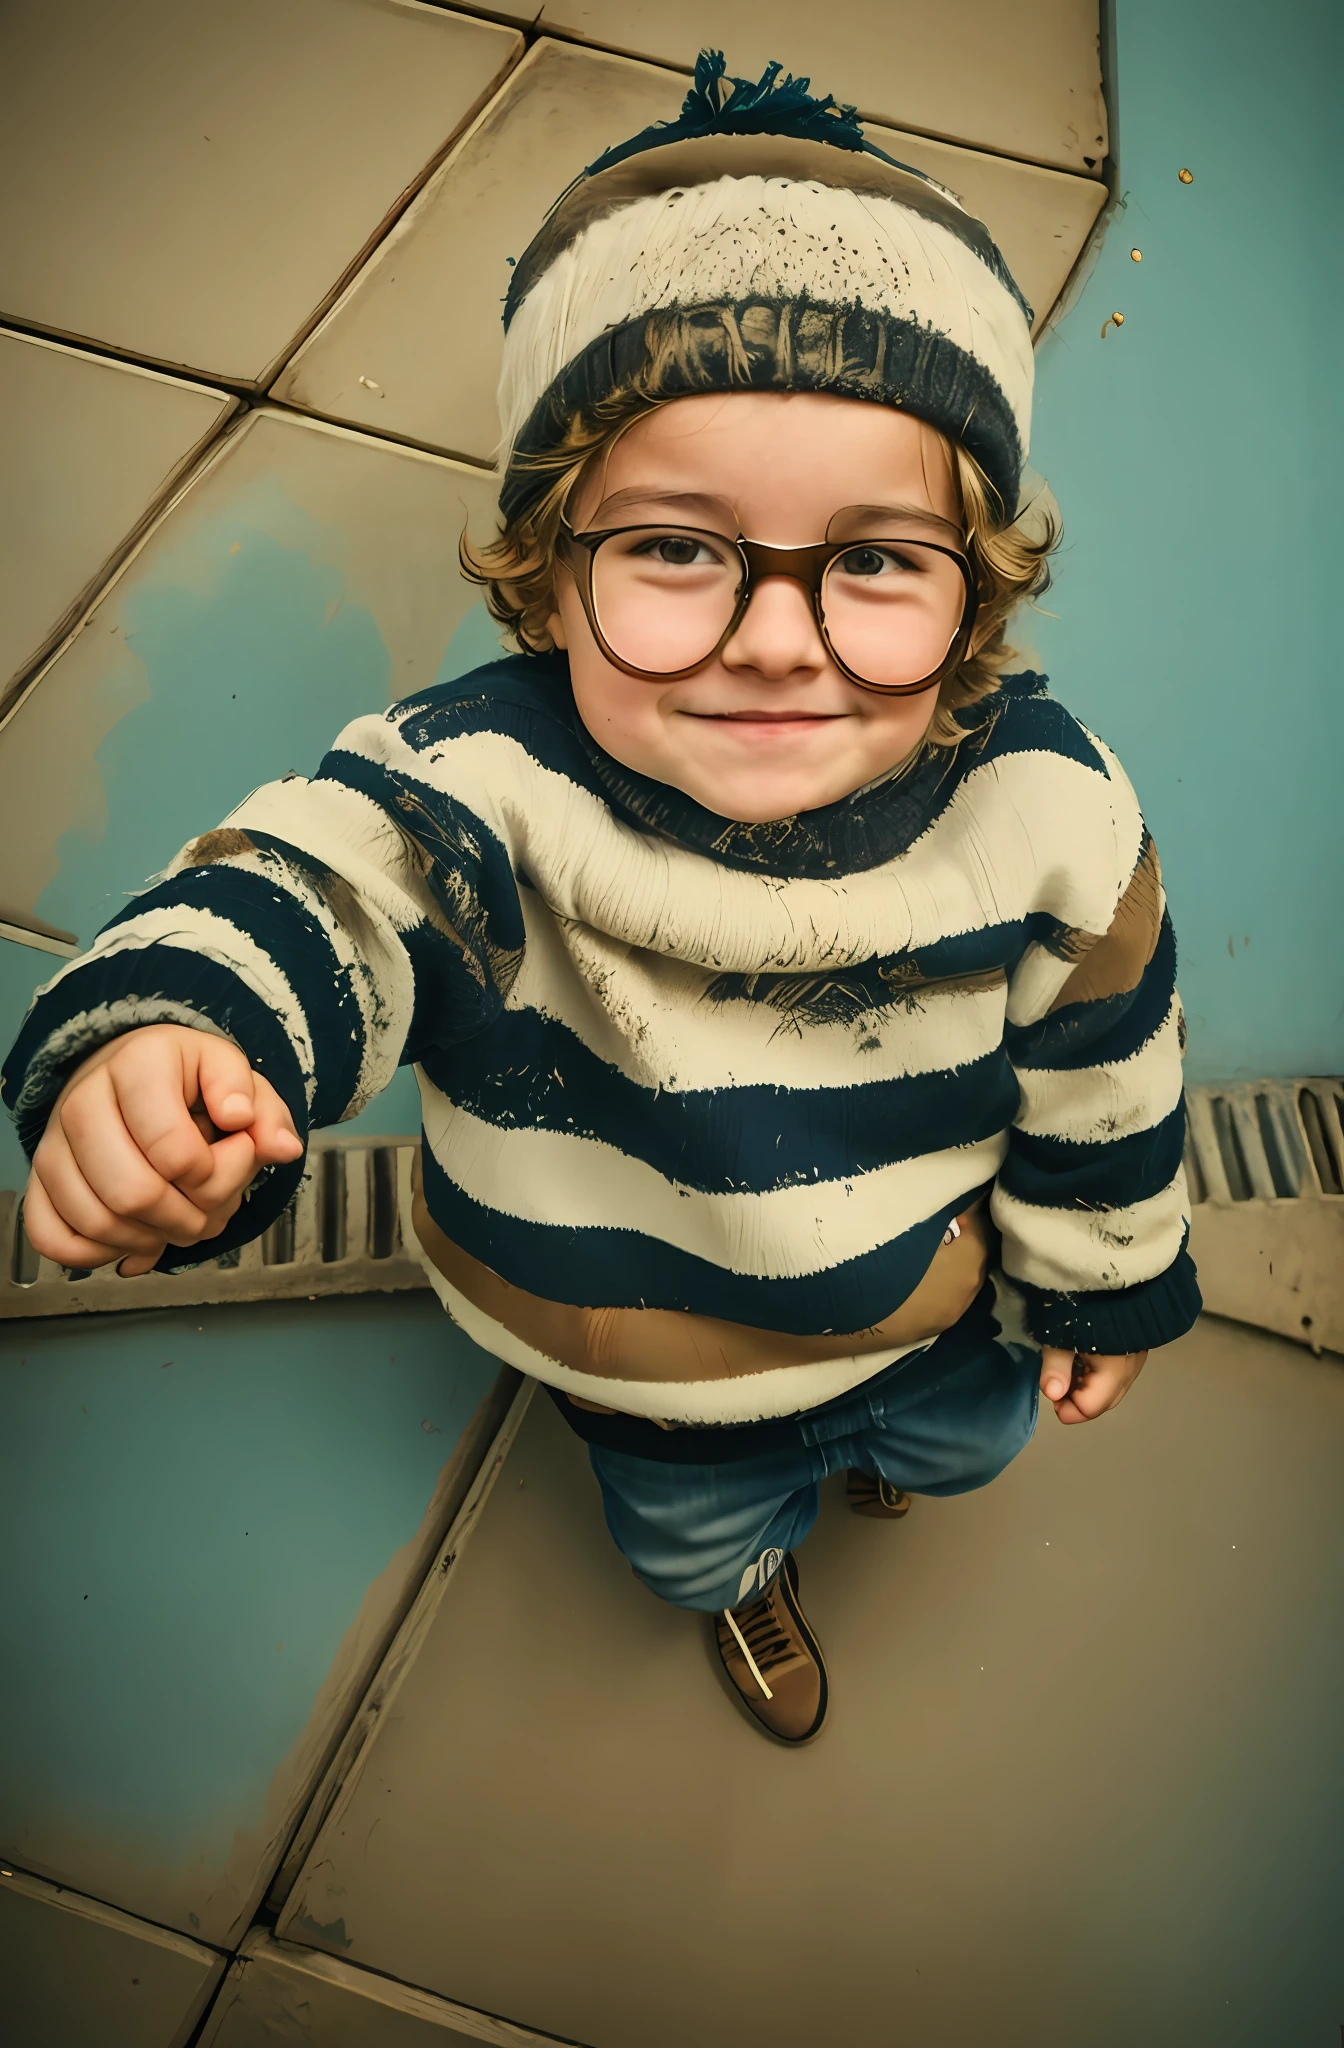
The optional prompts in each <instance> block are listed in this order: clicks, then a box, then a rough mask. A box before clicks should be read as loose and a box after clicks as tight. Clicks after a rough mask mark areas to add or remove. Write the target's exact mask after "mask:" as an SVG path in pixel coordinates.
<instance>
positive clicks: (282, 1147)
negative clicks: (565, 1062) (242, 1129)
mask: <svg viewBox="0 0 1344 2048" xmlns="http://www.w3.org/2000/svg"><path fill="white" fill-rule="evenodd" d="M252 1086H253V1092H254V1098H255V1101H256V1115H255V1117H254V1119H253V1122H252V1126H251V1130H250V1132H249V1135H250V1137H251V1139H252V1143H253V1144H254V1145H255V1146H256V1148H257V1159H258V1161H259V1162H260V1163H261V1164H262V1165H263V1166H284V1165H288V1164H289V1163H290V1162H291V1161H292V1160H295V1159H297V1158H298V1157H299V1156H300V1154H301V1153H302V1151H303V1139H302V1138H301V1137H300V1136H299V1134H298V1132H297V1131H296V1130H295V1128H294V1119H293V1117H292V1116H291V1115H290V1113H289V1111H288V1110H287V1109H286V1107H285V1104H284V1100H283V1098H282V1097H281V1096H280V1095H279V1094H278V1093H277V1091H276V1090H275V1089H274V1088H272V1086H271V1084H270V1082H269V1081H268V1080H266V1079H265V1077H264V1076H263V1075H261V1074H254V1075H253V1076H252Z"/></svg>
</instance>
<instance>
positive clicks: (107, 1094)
mask: <svg viewBox="0 0 1344 2048" xmlns="http://www.w3.org/2000/svg"><path fill="white" fill-rule="evenodd" d="M302 1150H303V1143H302V1140H301V1139H300V1138H299V1135H298V1133H297V1132H296V1130H295V1129H294V1125H293V1122H292V1120H291V1118H290V1114H289V1111H288V1110H287V1109H286V1108H285V1105H284V1103H283V1102H282V1101H281V1099H280V1097H279V1096H278V1095H277V1094H276V1092H275V1090H274V1088H272V1086H271V1084H270V1082H269V1081H265V1080H263V1079H262V1077H261V1075H260V1074H254V1073H253V1071H252V1069H251V1068H250V1067H249V1065H248V1063H247V1060H246V1059H245V1058H244V1056H243V1054H242V1053H241V1052H239V1050H238V1048H237V1046H236V1045H232V1044H230V1043H229V1041H228V1039H225V1038H215V1037H213V1036H212V1035H211V1034H210V1033H209V1032H206V1031H192V1030H189V1029H187V1028H186V1027H185V1026H183V1025H180V1024H151V1025H146V1026H143V1027H142V1028H141V1029H139V1030H137V1031H128V1032H126V1033H125V1034H124V1035H123V1036H122V1037H120V1038H114V1039H111V1040H110V1041H109V1042H108V1044H106V1045H104V1046H101V1047H100V1048H99V1050H98V1051H97V1052H95V1053H93V1054H91V1056H90V1057H89V1058H88V1059H86V1060H85V1061H84V1063H83V1065H82V1066H80V1067H78V1068H77V1069H76V1070H75V1072H74V1074H72V1076H71V1077H70V1079H69V1081H67V1083H66V1085H65V1087H64V1088H63V1089H62V1091H61V1093H60V1095H59V1096H58V1097H57V1099H56V1103H55V1106H54V1108H53V1109H52V1112H51V1116H50V1118H49V1120H48V1122H47V1128H46V1130H45V1131H44V1133H43V1135H42V1140H41V1143H40V1144H39V1145H38V1148H37V1151H36V1152H35V1154H34V1155H33V1170H32V1173H31V1175H30V1176H29V1180H28V1186H27V1189H26V1191H25V1194H24V1198H23V1220H24V1225H25V1227H26V1229H27V1232H28V1236H29V1239H30V1241H31V1243H32V1245H33V1247H34V1249H35V1250H36V1251H38V1252H40V1253H41V1254H42V1256H43V1257H44V1258H48V1259H54V1260H55V1261H56V1262H57V1263H58V1264H59V1265H62V1266H106V1265H108V1264H110V1263H111V1261H112V1260H113V1259H116V1260H118V1261H120V1263H119V1265H118V1267H117V1270H118V1272H119V1273H121V1274H122V1275H124V1276H125V1277H126V1278H130V1276H131V1275H132V1274H136V1273H148V1272H150V1271H151V1270H152V1268H153V1267H154V1266H155V1265H157V1263H158V1261H159V1259H160V1258H161V1257H162V1255H163V1249H164V1246H165V1245H168V1244H181V1245H189V1244H197V1243H199V1242H200V1241H201V1240H202V1239H205V1238H210V1237H218V1235H219V1233H220V1231H221V1230H223V1228H224V1226H225V1224H226V1223H227V1222H228V1220H229V1218H230V1217H231V1216H232V1215H233V1213H234V1211H235V1209H237V1207H238V1205H239V1203H240V1202H241V1200H242V1198H243V1190H244V1189H245V1188H246V1187H247V1186H248V1185H249V1183H250V1182H251V1181H252V1180H253V1179H254V1178H255V1176H256V1173H257V1169H258V1168H259V1167H261V1166H266V1165H272V1164H274V1165H279V1164H281V1163H283V1162H284V1161H286V1160H294V1159H297V1158H298V1156H299V1154H300V1153H301V1152H302Z"/></svg>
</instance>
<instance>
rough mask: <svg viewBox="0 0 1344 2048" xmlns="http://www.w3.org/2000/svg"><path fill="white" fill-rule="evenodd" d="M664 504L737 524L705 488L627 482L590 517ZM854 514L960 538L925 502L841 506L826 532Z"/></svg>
mask: <svg viewBox="0 0 1344 2048" xmlns="http://www.w3.org/2000/svg"><path fill="white" fill-rule="evenodd" d="M646 505H647V506H652V505H666V506H668V507H670V508H674V509H676V510H677V511H679V512H697V513H700V514H702V515H704V516H706V517H709V518H717V517H720V516H721V515H722V514H724V513H728V514H729V515H730V523H731V524H734V525H739V526H740V523H741V522H740V521H739V520H738V517H737V514H736V512H735V511H734V510H733V507H732V505H731V504H730V503H729V501H728V499H727V498H716V497H713V496H711V495H710V494H709V493H708V492H705V491H672V490H663V489H661V488H660V487H659V486H658V485H656V484H654V485H647V486H646V485H643V484H629V485H627V486H626V488H625V489H624V490H620V491H613V492H612V493H611V495H610V496H609V497H606V498H603V499H602V501H601V503H600V504H599V505H598V506H596V507H595V509H594V511H593V514H592V520H593V523H596V522H597V521H598V520H603V521H606V520H610V519H612V518H619V516H620V515H621V513H623V512H625V511H627V510H628V509H629V508H630V507H631V506H646ZM856 513H857V514H858V515H859V516H860V517H861V518H864V519H870V518H871V519H890V520H892V521H893V522H894V523H895V524H896V525H898V526H903V525H909V524H911V523H917V524H920V525H924V526H941V527H943V528H945V529H946V531H947V532H949V533H954V534H956V536H957V538H958V539H960V538H961V534H962V529H961V527H960V525H959V524H958V523H957V521H956V520H955V519H944V518H943V516H942V514H941V513H938V512H935V511H933V510H932V509H931V507H929V506H928V505H841V506H840V507H839V508H838V509H837V510H836V511H834V512H833V513H832V514H831V516H830V518H829V520H828V521H827V531H828V532H829V530H830V528H831V527H832V526H833V525H834V524H835V522H836V520H837V519H840V518H842V517H844V516H845V515H850V516H853V515H854V514H856Z"/></svg>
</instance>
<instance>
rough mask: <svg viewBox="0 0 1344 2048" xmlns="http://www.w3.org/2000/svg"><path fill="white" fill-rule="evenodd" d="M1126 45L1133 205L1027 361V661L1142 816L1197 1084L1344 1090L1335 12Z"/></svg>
mask: <svg viewBox="0 0 1344 2048" xmlns="http://www.w3.org/2000/svg"><path fill="white" fill-rule="evenodd" d="M1115 27H1116V44H1117V53H1116V56H1117V62H1116V70H1117V77H1116V79H1115V81H1114V85H1115V91H1114V93H1113V99H1114V100H1115V101H1116V102H1117V103H1118V111H1119V124H1118V126H1119V145H1120V147H1119V156H1120V176H1119V187H1120V193H1121V196H1122V201H1123V204H1122V208H1121V210H1119V211H1118V212H1117V214H1116V216H1115V218H1114V219H1113V220H1112V223H1111V225H1110V228H1109V231H1108V233H1107V236H1106V240H1105V243H1104V245H1103V247H1102V250H1101V255H1100V259H1099V261H1098V263H1097V265H1096V268H1095V270H1094V271H1093V272H1092V275H1091V277H1090V279H1089V280H1088V283H1087V285H1086V288H1085V289H1084V291H1083V293H1082V296H1081V298H1080V300H1079V302H1078V304H1077V305H1076V306H1075V307H1074V309H1073V311H1072V312H1071V313H1070V314H1069V316H1068V318H1067V320H1066V322H1065V323H1064V324H1063V326H1062V327H1061V329H1060V331H1059V332H1058V333H1056V334H1053V335H1051V336H1049V337H1048V338H1047V339H1046V341H1045V342H1044V343H1043V345H1042V347H1041V348H1040V350H1039V355H1038V384H1037V393H1038V396H1037V410H1036V431H1035V436H1034V445H1033V451H1032V453H1033V462H1034V464H1035V466H1036V467H1037V468H1039V469H1040V470H1041V471H1042V473H1043V474H1044V475H1045V476H1046V477H1048V478H1049V480H1050V483H1051V486H1052V487H1053V489H1054V492H1055V495H1056V497H1057V498H1058V500H1059V503H1060V507H1061V509H1062V512H1063V515H1064V522H1065V535H1066V537H1065V545H1064V550H1063V553H1062V555H1061V557H1060V560H1059V566H1058V575H1057V583H1056V588H1055V590H1054V592H1053V593H1052V594H1051V595H1050V596H1049V597H1047V598H1046V600H1045V603H1046V604H1047V605H1048V606H1049V608H1050V609H1051V610H1052V611H1054V612H1057V613H1058V614H1059V617H1058V619H1057V620H1053V621H1052V620H1048V619H1041V620H1038V621H1034V622H1033V623H1032V625H1031V628H1030V631H1029V633H1026V634H1024V635H1023V638H1024V639H1026V640H1029V641H1030V643H1031V644H1032V645H1033V646H1034V648H1035V650H1036V651H1037V652H1038V653H1039V654H1040V656H1041V657H1042V662H1043V665H1044V666H1045V667H1046V669H1047V670H1048V671H1049V673H1050V676H1051V679H1052V684H1053V686H1054V688H1055V689H1056V691H1057V692H1058V694H1059V695H1061V696H1062V697H1064V698H1065V699H1066V701H1067V702H1068V703H1069V704H1070V705H1071V706H1072V707H1073V709H1075V710H1076V711H1077V712H1078V713H1079V714H1080V715H1081V716H1082V717H1083V718H1084V719H1086V720H1087V722H1088V723H1089V724H1091V725H1092V726H1094V727H1095V728H1096V730H1097V731H1099V732H1100V733H1101V734H1102V735H1103V736H1104V737H1105V738H1106V739H1108V740H1109V741H1110V743H1111V744H1112V745H1113V746H1114V747H1115V748H1116V750H1117V752H1118V753H1119V755H1120V758H1121V759H1122V761H1123V762H1124V763H1125V765H1126V767H1127V768H1128V770H1129V773H1130V775H1131V777H1132V778H1133V781H1134V783H1135V785H1136V787H1137V789H1138V791H1139V795H1140V798H1141V799H1142V802H1143V804H1144V808H1145V811H1146V812H1147V815H1148V818H1149V822H1150V824H1151V826H1152V829H1153V833H1154V836H1155V838H1156V840H1157V843H1158V849H1159V852H1160V853H1161V856H1162V861H1163V867H1164V870H1165V873H1166V876H1167V884H1168V888H1169V891H1170V896H1171V903H1172V911H1173V916H1174V918H1175V921H1176V932H1177V939H1178V942H1179V957H1180V979H1181V988H1182V992H1183V995H1184V997H1185V1001H1186V1006H1187V1010H1188V1013H1189V1019H1190V1027H1191V1040H1190V1056H1189V1072H1190V1076H1191V1078H1193V1079H1195V1080H1207V1079H1226V1078H1232V1077H1234V1076H1237V1075H1246V1076H1250V1075H1260V1074H1294V1073H1322V1072H1325V1073H1336V1074H1337V1073H1340V1072H1344V945H1342V944H1341V942H1340V928H1341V919H1340V912H1339V889H1340V878H1341V873H1344V803H1342V802H1341V798H1340V789H1341V782H1340V767H1341V762H1342V761H1344V690H1342V689H1341V686H1340V679H1339V654H1338V651H1337V649H1336V648H1335V647H1334V645H1333V634H1334V628H1335V624H1336V619H1337V612H1338V606H1337V603H1336V602H1335V600H1334V597H1333V592H1334V590H1335V588H1336V586H1337V585H1338V581H1339V573H1340V571H1339V560H1338V558H1339V543H1340V518H1339V507H1340V502H1341V494H1340V487H1339V469H1340V462H1341V449H1340V437H1339V431H1338V429H1339V400H1338V389H1339V371H1338V359H1339V351H1340V331H1341V312H1344V307H1341V289H1340V277H1341V265H1340V224H1339V166H1338V138H1339V126H1340V81H1341V78H1344V9H1341V8H1340V6H1339V5H1338V0H1117V7H1116V23H1115ZM1182 165H1184V166H1186V167H1187V168H1189V169H1190V170H1192V171H1193V172H1194V174H1195V175H1194V183H1193V184H1191V185H1182V184H1181V183H1180V181H1179V179H1178V177H1177V172H1178V171H1179V170H1180V168H1181V167H1182ZM1131 248H1139V249H1141V250H1142V251H1143V260H1142V262H1141V263H1135V262H1134V261H1132V259H1131V257H1130V253H1129V252H1130V250H1131ZM1114 311H1120V312H1122V313H1123V314H1124V316H1125V324H1124V326H1123V328H1121V329H1120V330H1119V331H1117V330H1116V329H1114V328H1112V329H1111V330H1110V331H1109V332H1108V333H1107V335H1106V338H1105V340H1104V341H1103V340H1102V338H1101V328H1102V324H1103V322H1104V321H1105V319H1106V317H1107V315H1108V314H1110V313H1112V312H1114Z"/></svg>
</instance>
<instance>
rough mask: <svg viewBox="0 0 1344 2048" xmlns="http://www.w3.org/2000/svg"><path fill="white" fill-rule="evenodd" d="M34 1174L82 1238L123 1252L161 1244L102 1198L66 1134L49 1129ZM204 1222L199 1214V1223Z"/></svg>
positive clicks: (150, 1231)
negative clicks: (81, 1164)
mask: <svg viewBox="0 0 1344 2048" xmlns="http://www.w3.org/2000/svg"><path fill="white" fill-rule="evenodd" d="M34 1172H35V1173H36V1175H37V1176H38V1178H39V1180H40V1182H41V1185H42V1188H43V1190H44V1192H45V1193H46V1195H47V1197H48V1200H49V1201H50V1203H51V1207H52V1209H53V1211H54V1212H55V1214H56V1215H57V1216H59V1217H60V1219H61V1221H62V1223H64V1224H65V1226H66V1228H67V1229H68V1230H73V1231H74V1232H76V1233H77V1235H79V1236H80V1237H84V1238H87V1239H89V1240H90V1241H91V1242H92V1243H94V1244H103V1245H110V1246H114V1247H115V1248H116V1249H117V1250H118V1251H120V1252H133V1251H141V1250H144V1249H147V1248H148V1247H149V1246H150V1245H152V1244H154V1243H156V1242H159V1243H161V1242H162V1232H160V1231H155V1230H153V1229H152V1228H150V1227H149V1226H148V1225H146V1224H144V1223H141V1222H140V1221H139V1220H138V1219H137V1218H136V1217H134V1216H123V1215H120V1214H119V1213H118V1212H117V1210H115V1209H114V1208H112V1207H110V1206H109V1204H108V1203H106V1202H104V1201H102V1200H101V1199H100V1197H99V1196H98V1194H97V1193H96V1192H95V1191H94V1189H93V1188H91V1187H90V1186H89V1183H88V1181H87V1180H86V1179H85V1177H84V1175H83V1173H82V1172H81V1171H80V1168H79V1164H78V1162H77V1160H76V1158H75V1155H74V1153H73V1151H72V1150H71V1148H70V1144H69V1142H68V1140H67V1139H66V1137H65V1134H64V1132H63V1131H61V1130H56V1129H50V1128H49V1129H48V1130H47V1132H46V1133H45V1135H44V1137H43V1140H42V1144H41V1146H40V1147H39V1150H38V1153H37V1155H36V1158H35V1160H34ZM181 1199H182V1198H181V1196H179V1197H178V1200H179V1201H180V1200H181ZM194 1213H198V1214H199V1212H194ZM204 1220H205V1218H204V1216H203V1215H200V1216H199V1221H201V1222H204Z"/></svg>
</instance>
